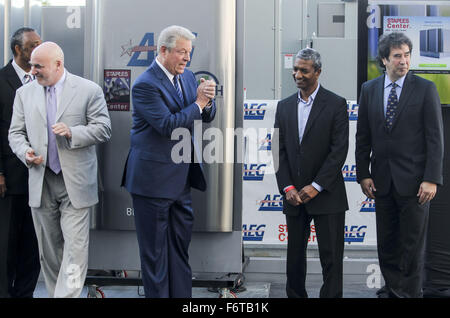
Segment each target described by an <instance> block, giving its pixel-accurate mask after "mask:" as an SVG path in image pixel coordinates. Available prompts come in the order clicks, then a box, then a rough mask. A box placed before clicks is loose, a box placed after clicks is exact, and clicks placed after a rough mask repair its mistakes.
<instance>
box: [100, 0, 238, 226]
mask: <svg viewBox="0 0 450 318" xmlns="http://www.w3.org/2000/svg"><path fill="white" fill-rule="evenodd" d="M100 3H101V4H99V5H100V6H99V14H98V20H99V21H98V22H97V23H98V24H97V25H98V26H99V39H101V47H100V48H99V50H98V52H99V56H98V59H95V60H97V61H98V63H99V64H98V67H99V68H98V69H97V71H96V72H97V73H98V74H99V77H101V74H103V70H104V69H124V70H131V83H133V82H134V80H135V79H136V78H137V76H139V75H140V74H141V73H142V72H143V71H145V69H146V68H147V67H148V66H149V65H150V63H151V62H152V60H153V59H154V57H155V51H154V48H152V47H154V46H155V45H156V42H157V38H158V36H159V32H160V31H161V30H162V29H163V28H164V27H166V26H168V25H170V24H179V25H183V26H186V27H187V28H189V29H190V30H191V31H193V32H194V33H196V34H197V39H196V40H195V41H194V46H195V48H194V52H193V56H192V61H191V64H190V65H189V68H190V69H191V70H192V71H193V72H194V73H196V72H209V73H211V74H212V75H211V76H214V77H215V78H217V81H218V92H219V94H218V96H217V99H216V104H217V109H218V111H217V115H216V119H215V120H214V121H213V122H212V123H211V124H203V131H204V130H205V129H207V128H209V127H216V128H220V129H221V130H222V131H225V129H226V128H233V127H234V109H235V105H234V103H235V99H234V95H235V94H234V80H235V75H234V63H235V61H234V50H235V47H234V45H235V4H234V1H220V0H216V1H204V0H194V1H190V2H189V3H187V2H181V1H176V0H170V1H163V0H161V1H152V2H148V1H144V0H134V1H127V2H124V1H120V0H110V1H107V2H106V1H105V2H100ZM174 8H177V10H176V12H183V13H186V12H187V13H188V14H179V15H178V16H177V17H176V19H174V18H173V16H174ZM169 21H170V22H169ZM137 47H139V48H137ZM94 73H95V72H94ZM100 81H101V80H100ZM110 116H111V121H112V138H111V140H110V141H109V142H108V143H107V144H104V145H102V146H100V148H99V150H100V151H99V152H100V162H101V165H102V167H101V171H102V178H103V184H104V187H105V189H104V194H103V195H104V202H103V206H102V209H103V210H102V216H101V222H100V228H102V229H115V230H117V229H119V230H134V218H133V210H132V203H131V198H130V196H129V194H128V192H127V191H126V190H125V189H123V188H120V182H121V177H122V169H123V166H124V164H125V160H126V156H127V151H128V149H129V133H130V128H131V111H110ZM224 137H225V138H224V144H225V146H224V147H223V149H221V151H222V153H223V155H224V157H226V156H230V157H231V158H233V152H234V143H233V140H232V139H230V138H229V137H228V136H226V135H224ZM204 144H205V143H204ZM204 168H205V171H206V177H207V182H208V190H207V192H205V193H201V192H198V191H195V190H193V207H194V210H195V215H196V217H195V225H194V230H195V231H213V232H214V231H228V232H229V231H231V230H232V219H233V218H232V217H233V172H234V166H233V163H229V164H227V163H213V164H204Z"/></svg>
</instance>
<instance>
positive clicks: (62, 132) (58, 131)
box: [25, 123, 72, 166]
mask: <svg viewBox="0 0 450 318" xmlns="http://www.w3.org/2000/svg"><path fill="white" fill-rule="evenodd" d="M52 131H53V133H54V134H55V135H58V136H62V137H66V138H67V139H70V138H72V131H71V130H70V128H69V127H68V126H67V125H66V124H64V123H56V124H54V125H53V126H52ZM25 160H26V162H27V163H28V164H29V165H36V166H38V165H40V164H41V163H42V162H43V161H44V158H43V157H42V155H40V156H36V154H35V152H34V149H32V148H29V149H28V150H27V152H26V153H25Z"/></svg>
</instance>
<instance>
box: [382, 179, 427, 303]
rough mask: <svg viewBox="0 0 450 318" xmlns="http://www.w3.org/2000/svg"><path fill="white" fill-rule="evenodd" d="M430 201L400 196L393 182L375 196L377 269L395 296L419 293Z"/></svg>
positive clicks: (409, 295) (420, 294)
mask: <svg viewBox="0 0 450 318" xmlns="http://www.w3.org/2000/svg"><path fill="white" fill-rule="evenodd" d="M429 208H430V204H429V203H425V204H424V205H420V204H419V203H418V197H417V196H416V195H414V196H410V197H402V196H400V195H399V194H398V192H397V191H396V189H395V187H394V185H392V186H391V191H390V193H389V194H388V195H386V196H377V197H376V199H375V209H376V222H377V248H378V259H379V262H380V269H381V273H382V274H383V277H384V280H385V282H386V287H387V288H388V290H389V292H390V293H391V294H392V295H393V296H395V297H422V296H423V294H422V278H423V266H424V253H425V238H426V233H427V228H428V212H429Z"/></svg>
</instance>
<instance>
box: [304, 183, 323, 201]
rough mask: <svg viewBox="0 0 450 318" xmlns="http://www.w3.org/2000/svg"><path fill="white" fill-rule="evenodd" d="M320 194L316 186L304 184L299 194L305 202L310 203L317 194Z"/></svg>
mask: <svg viewBox="0 0 450 318" xmlns="http://www.w3.org/2000/svg"><path fill="white" fill-rule="evenodd" d="M318 194H319V191H317V189H316V188H314V187H313V186H312V185H307V186H304V187H303V189H301V190H300V192H299V196H300V199H301V200H302V202H303V203H308V202H309V201H311V200H312V199H314V198H315V196H316V195H318Z"/></svg>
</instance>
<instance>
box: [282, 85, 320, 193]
mask: <svg viewBox="0 0 450 318" xmlns="http://www.w3.org/2000/svg"><path fill="white" fill-rule="evenodd" d="M319 88H320V84H318V85H317V88H316V89H315V90H314V92H312V94H311V95H310V96H309V97H308V100H303V99H302V96H301V94H300V91H298V99H297V100H298V104H297V105H298V140H299V142H300V143H302V139H303V134H304V132H305V127H306V124H307V123H308V118H309V114H310V113H311V108H312V104H313V103H314V100H315V98H316V95H317V92H318V91H319ZM300 169H301V167H300ZM311 185H312V186H313V187H314V188H315V189H316V190H317V191H319V192H322V190H323V188H322V187H321V186H320V185H318V184H317V183H315V182H313V183H312V184H311ZM288 187H289V186H288ZM288 187H286V188H284V189H287V188H288Z"/></svg>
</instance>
